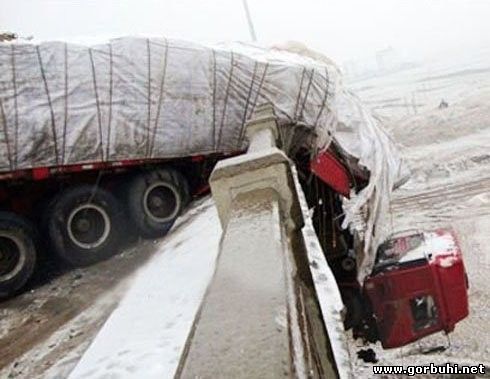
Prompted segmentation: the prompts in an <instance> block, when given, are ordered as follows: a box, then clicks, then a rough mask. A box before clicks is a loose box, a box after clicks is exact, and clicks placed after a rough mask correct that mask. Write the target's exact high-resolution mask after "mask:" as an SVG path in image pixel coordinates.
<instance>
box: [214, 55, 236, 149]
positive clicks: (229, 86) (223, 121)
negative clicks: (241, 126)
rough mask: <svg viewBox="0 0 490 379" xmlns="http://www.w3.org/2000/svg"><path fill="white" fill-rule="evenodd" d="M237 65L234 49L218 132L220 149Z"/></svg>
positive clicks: (218, 146)
mask: <svg viewBox="0 0 490 379" xmlns="http://www.w3.org/2000/svg"><path fill="white" fill-rule="evenodd" d="M234 67H235V55H234V54H233V51H231V52H230V74H229V75H228V83H227V84H226V91H225V100H224V104H223V115H222V116H221V123H220V127H219V134H218V145H217V148H218V149H219V148H220V146H221V136H222V134H223V127H224V125H225V118H226V108H227V106H228V99H229V97H230V88H231V82H232V80H233V69H234Z"/></svg>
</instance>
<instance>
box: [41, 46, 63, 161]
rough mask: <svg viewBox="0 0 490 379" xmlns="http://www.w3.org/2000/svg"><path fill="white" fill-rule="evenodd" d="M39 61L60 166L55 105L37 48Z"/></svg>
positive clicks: (55, 152)
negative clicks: (52, 101)
mask: <svg viewBox="0 0 490 379" xmlns="http://www.w3.org/2000/svg"><path fill="white" fill-rule="evenodd" d="M36 53H37V59H38V61H39V68H40V70H41V77H42V79H43V82H44V89H45V91H46V98H47V100H48V106H49V113H50V116H51V132H52V133H53V142H54V154H55V157H56V164H57V165H58V164H59V156H58V139H57V138H56V123H55V119H54V110H53V104H52V103H51V95H50V94H49V87H48V81H47V79H46V72H45V71H44V66H43V60H42V58H41V50H40V49H39V46H36Z"/></svg>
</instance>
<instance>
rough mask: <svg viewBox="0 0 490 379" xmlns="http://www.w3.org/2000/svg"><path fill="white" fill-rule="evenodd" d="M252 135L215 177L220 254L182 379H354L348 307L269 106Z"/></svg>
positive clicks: (253, 123) (262, 110)
mask: <svg viewBox="0 0 490 379" xmlns="http://www.w3.org/2000/svg"><path fill="white" fill-rule="evenodd" d="M246 132H247V136H248V138H249V141H250V145H249V149H248V152H247V153H246V154H244V155H241V156H237V157H234V158H230V159H226V160H223V161H221V162H219V163H218V164H217V166H216V168H215V170H214V171H213V173H212V175H211V179H210V183H211V189H212V193H213V197H214V199H215V202H216V206H217V208H218V214H219V217H220V221H221V224H222V228H223V235H222V240H221V247H220V248H221V251H220V254H219V257H218V262H217V265H216V272H215V275H214V278H213V280H212V282H211V283H210V285H209V287H208V290H207V293H206V295H205V297H204V300H203V303H202V305H201V308H200V311H199V313H198V316H197V317H196V320H195V323H194V326H193V329H192V332H191V334H190V336H189V339H188V341H187V345H186V350H185V353H184V355H183V357H182V359H181V362H180V365H179V369H178V372H177V375H176V376H177V377H183V378H275V377H295V378H349V377H350V376H351V374H350V359H349V355H348V350H347V344H346V340H345V334H344V331H343V326H342V320H341V312H342V308H343V305H342V301H341V298H340V294H339V291H338V287H337V285H336V282H335V280H334V277H333V275H332V273H331V271H330V269H329V267H328V265H327V263H326V260H325V257H324V255H323V252H322V250H321V248H320V244H319V242H318V239H317V237H316V234H315V231H314V229H313V225H312V222H311V219H310V216H309V213H308V207H307V205H306V201H305V198H304V194H303V192H302V189H301V187H300V185H299V182H298V178H297V174H296V171H295V168H294V165H293V164H292V163H291V161H290V160H289V159H288V157H287V156H286V155H285V154H284V152H282V151H281V150H280V149H279V148H278V147H277V143H278V142H279V141H278V139H279V138H278V129H277V125H276V118H275V115H274V111H273V108H272V107H271V106H270V105H267V104H266V105H262V106H259V107H258V108H257V110H256V112H255V114H254V118H253V119H251V120H250V121H249V122H248V123H247V129H246Z"/></svg>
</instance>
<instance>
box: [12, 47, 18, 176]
mask: <svg viewBox="0 0 490 379" xmlns="http://www.w3.org/2000/svg"><path fill="white" fill-rule="evenodd" d="M10 46H11V47H12V48H11V66H12V85H13V89H14V167H13V169H15V168H16V167H17V163H18V162H17V159H18V154H17V151H18V148H19V106H18V104H17V78H16V72H15V45H14V44H12V45H10Z"/></svg>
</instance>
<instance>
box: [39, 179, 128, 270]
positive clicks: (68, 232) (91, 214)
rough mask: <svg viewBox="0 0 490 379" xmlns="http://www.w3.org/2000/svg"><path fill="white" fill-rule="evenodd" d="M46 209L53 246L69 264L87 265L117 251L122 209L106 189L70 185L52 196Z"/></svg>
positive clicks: (119, 239)
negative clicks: (57, 194) (69, 187)
mask: <svg viewBox="0 0 490 379" xmlns="http://www.w3.org/2000/svg"><path fill="white" fill-rule="evenodd" d="M48 212H49V213H48V215H47V216H48V217H47V218H48V233H49V237H50V240H51V244H52V247H53V249H54V251H55V252H56V254H57V255H58V256H59V257H60V258H61V259H62V260H64V261H65V262H66V263H68V264H70V265H71V266H75V267H79V266H88V265H90V264H93V263H96V262H99V261H101V260H104V259H106V258H108V257H110V256H112V255H114V254H115V253H117V251H118V248H119V245H120V242H121V230H122V224H121V223H122V211H121V207H120V205H119V203H118V201H117V200H116V199H115V198H114V196H112V195H111V194H110V193H109V192H107V191H105V190H103V189H100V188H95V187H93V186H90V185H81V186H77V187H73V188H71V189H68V190H66V191H64V192H62V193H61V195H59V196H58V197H57V198H55V200H54V201H53V203H52V206H51V207H50V210H49V211H48Z"/></svg>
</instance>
